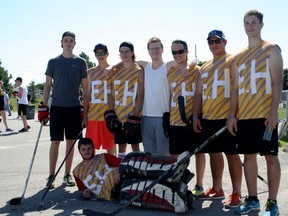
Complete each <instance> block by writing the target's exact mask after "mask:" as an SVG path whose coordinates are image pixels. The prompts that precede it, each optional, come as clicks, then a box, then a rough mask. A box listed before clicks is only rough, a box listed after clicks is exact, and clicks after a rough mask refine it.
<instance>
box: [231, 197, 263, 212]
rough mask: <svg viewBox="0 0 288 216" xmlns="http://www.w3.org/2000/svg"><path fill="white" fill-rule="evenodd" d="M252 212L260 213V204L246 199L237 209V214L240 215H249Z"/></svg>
mask: <svg viewBox="0 0 288 216" xmlns="http://www.w3.org/2000/svg"><path fill="white" fill-rule="evenodd" d="M250 211H260V202H259V200H258V201H255V200H252V199H249V198H248V197H246V198H245V199H244V200H243V202H242V203H241V204H240V205H239V206H238V208H236V209H235V213H236V214H239V215H243V214H247V213H249V212H250Z"/></svg>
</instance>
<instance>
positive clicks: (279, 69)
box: [265, 46, 283, 128]
mask: <svg viewBox="0 0 288 216" xmlns="http://www.w3.org/2000/svg"><path fill="white" fill-rule="evenodd" d="M269 69H270V75H271V87H272V103H271V110H270V114H269V117H268V118H267V119H266V121H265V125H269V126H270V127H273V128H275V126H276V124H277V123H278V107H279V102H280V98H281V92H282V85H283V84H282V83H283V59H282V55H281V50H280V48H279V47H278V46H275V47H274V48H273V50H272V52H271V55H270V61H269Z"/></svg>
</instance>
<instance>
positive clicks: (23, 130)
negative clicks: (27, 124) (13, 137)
mask: <svg viewBox="0 0 288 216" xmlns="http://www.w3.org/2000/svg"><path fill="white" fill-rule="evenodd" d="M27 131H28V129H26V128H22V129H21V130H19V133H23V132H27Z"/></svg>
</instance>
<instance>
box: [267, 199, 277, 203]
mask: <svg viewBox="0 0 288 216" xmlns="http://www.w3.org/2000/svg"><path fill="white" fill-rule="evenodd" d="M270 201H271V202H274V203H277V200H273V199H267V202H270Z"/></svg>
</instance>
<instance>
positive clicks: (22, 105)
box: [15, 77, 30, 133]
mask: <svg viewBox="0 0 288 216" xmlns="http://www.w3.org/2000/svg"><path fill="white" fill-rule="evenodd" d="M15 82H16V85H17V86H18V94H17V98H18V100H17V101H18V116H20V118H21V119H22V122H23V126H24V127H23V128H22V129H21V130H19V132H20V133H22V132H27V131H28V130H29V129H30V126H29V125H28V122H27V119H26V113H27V105H28V99H27V94H28V90H27V88H26V87H25V86H23V85H22V78H21V77H17V78H16V80H15Z"/></svg>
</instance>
